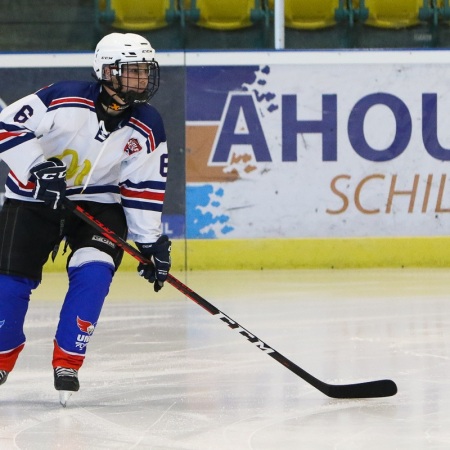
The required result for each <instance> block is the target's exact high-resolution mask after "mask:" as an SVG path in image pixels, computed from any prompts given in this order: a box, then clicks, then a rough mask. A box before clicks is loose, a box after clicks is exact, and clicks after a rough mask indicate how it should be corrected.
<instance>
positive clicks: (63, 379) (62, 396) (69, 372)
mask: <svg viewBox="0 0 450 450" xmlns="http://www.w3.org/2000/svg"><path fill="white" fill-rule="evenodd" d="M54 377H55V389H56V390H57V391H59V403H61V405H62V406H64V407H66V405H67V401H68V400H69V398H70V397H71V395H72V394H73V393H74V392H76V391H78V390H79V389H80V383H79V381H78V371H77V370H75V369H69V368H66V367H55V369H54Z"/></svg>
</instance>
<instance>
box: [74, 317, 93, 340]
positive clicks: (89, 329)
mask: <svg viewBox="0 0 450 450" xmlns="http://www.w3.org/2000/svg"><path fill="white" fill-rule="evenodd" d="M77 325H78V328H79V329H80V330H81V331H82V332H83V333H87V334H88V335H89V336H91V335H92V333H93V332H94V330H95V324H92V323H91V322H89V321H87V320H82V319H80V318H79V317H78V316H77Z"/></svg>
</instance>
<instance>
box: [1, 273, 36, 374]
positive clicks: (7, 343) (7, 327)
mask: <svg viewBox="0 0 450 450" xmlns="http://www.w3.org/2000/svg"><path fill="white" fill-rule="evenodd" d="M38 285H39V282H38V281H33V280H29V279H28V278H22V277H16V276H11V275H3V274H1V275H0V370H6V371H7V372H11V370H12V369H13V368H14V365H15V363H16V361H17V358H18V356H19V353H20V352H21V351H22V349H23V347H24V345H25V334H24V332H23V324H24V321H25V316H26V314H27V311H28V304H29V301H30V294H31V291H32V290H33V289H35V288H36V287H37V286H38Z"/></svg>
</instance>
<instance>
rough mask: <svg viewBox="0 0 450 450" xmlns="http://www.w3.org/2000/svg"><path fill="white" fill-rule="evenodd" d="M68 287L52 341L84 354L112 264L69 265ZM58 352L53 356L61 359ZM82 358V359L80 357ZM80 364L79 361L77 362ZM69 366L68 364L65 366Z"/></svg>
mask: <svg viewBox="0 0 450 450" xmlns="http://www.w3.org/2000/svg"><path fill="white" fill-rule="evenodd" d="M68 273H69V290H68V292H67V295H66V298H65V299H64V303H63V306H62V309H61V313H60V318H59V324H58V328H57V331H56V336H55V340H56V343H57V346H58V347H59V349H62V350H63V354H64V353H66V354H67V355H68V359H70V356H69V355H72V356H74V357H75V359H77V360H79V358H77V356H81V357H84V354H85V353H86V345H87V344H88V342H89V340H90V337H91V335H92V334H93V332H94V329H95V326H96V325H97V321H98V318H99V316H100V312H101V310H102V306H103V302H104V300H105V297H106V296H107V295H108V292H109V286H110V285H111V281H112V278H113V275H114V267H113V266H112V265H111V264H108V263H105V262H100V261H94V262H90V263H86V264H83V265H81V266H79V267H69V269H68ZM60 353H61V352H58V355H57V354H56V353H54V360H53V365H54V366H55V364H56V365H61V364H60V363H56V362H55V359H59V360H60V359H61V358H64V356H62V355H61V354H60ZM80 361H81V360H80ZM80 365H81V364H80ZM66 367H70V366H66Z"/></svg>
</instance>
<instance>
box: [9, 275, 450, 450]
mask: <svg viewBox="0 0 450 450" xmlns="http://www.w3.org/2000/svg"><path fill="white" fill-rule="evenodd" d="M174 275H175V276H176V277H177V278H179V279H180V280H181V281H183V282H185V283H186V284H187V285H188V286H189V287H191V288H192V289H193V290H194V291H196V292H197V293H199V294H200V295H201V296H202V297H204V298H205V299H207V300H208V301H209V302H211V303H212V304H213V305H214V306H216V307H217V308H219V309H221V310H222V311H223V312H225V313H226V314H227V315H229V316H230V317H231V318H232V319H234V320H235V321H237V322H239V323H240V324H241V325H243V326H244V327H245V328H247V329H248V330H249V331H251V332H252V333H254V334H256V335H257V336H258V337H259V338H260V339H262V340H263V341H265V342H266V343H267V344H269V345H270V346H272V347H273V348H275V349H276V350H277V351H279V352H280V353H282V354H283V355H284V356H286V357H287V358H289V359H290V360H291V361H293V362H294V363H296V364H297V365H299V366H300V367H302V368H303V369H304V370H306V371H307V372H309V373H311V374H312V375H314V376H315V377H317V378H319V379H320V380H322V381H325V382H327V383H333V384H341V383H354V382H361V381H371V380H377V379H384V378H388V379H392V380H394V381H395V382H396V383H397V386H398V389H399V391H398V394H397V395H395V396H393V397H386V398H380V399H365V400H336V399H331V398H329V397H327V396H325V395H324V394H322V393H321V392H319V391H318V390H317V389H315V388H313V387H312V386H311V385H309V384H308V383H306V382H305V381H304V380H303V379H301V378H299V377H298V376H296V375H295V374H293V373H292V372H291V371H290V370H288V369H287V368H286V367H284V366H283V365H281V364H280V363H278V362H277V361H275V360H273V359H272V358H271V357H270V356H268V355H266V354H264V352H262V351H260V350H259V349H258V348H256V346H254V345H252V344H250V343H249V342H248V341H247V340H246V339H245V338H244V337H243V336H241V335H239V334H238V333H237V332H236V331H234V330H232V329H230V328H228V327H227V326H226V324H225V323H223V322H222V321H220V320H218V319H217V317H216V316H212V315H210V314H209V313H208V312H206V311H204V310H203V309H202V308H200V307H199V306H198V305H197V304H195V303H194V302H192V301H191V300H189V299H186V298H185V297H184V296H183V295H182V294H180V293H179V292H178V291H177V290H175V289H174V288H173V287H172V286H169V285H168V286H165V287H164V289H163V290H162V291H161V292H160V293H158V294H155V293H154V292H153V290H152V289H150V287H149V286H148V285H147V284H146V283H145V282H144V281H143V280H142V279H140V278H139V277H138V276H137V275H136V274H134V273H126V272H125V273H120V272H119V273H118V274H117V277H116V279H115V280H114V285H113V288H112V290H111V293H110V296H109V298H108V300H107V302H106V303H105V307H104V310H103V314H102V317H101V319H100V321H99V324H98V326H97V328H96V331H95V333H94V335H93V337H92V339H91V342H90V344H89V347H88V352H87V358H86V362H85V364H84V366H83V367H82V369H81V370H80V383H81V389H80V391H79V392H77V393H75V394H74V395H73V396H72V397H71V399H70V400H69V402H68V405H67V407H66V408H63V407H61V405H60V404H59V397H58V393H57V392H56V391H55V390H54V388H53V373H52V369H51V354H52V345H53V344H52V339H53V336H54V332H55V327H56V324H57V320H58V312H59V306H60V302H61V298H62V296H63V295H64V292H65V283H66V282H65V276H64V275H62V274H51V273H49V274H46V275H45V278H44V281H43V283H42V285H41V286H40V287H39V288H38V289H37V291H36V292H35V294H34V295H33V299H32V301H31V304H30V309H29V313H28V317H27V322H26V334H27V345H26V347H25V349H24V351H23V352H22V354H21V356H20V359H19V361H18V363H17V365H16V368H15V369H14V371H13V372H12V373H11V374H10V376H9V378H8V380H7V382H6V384H4V385H3V386H1V387H0V449H1V450H10V449H14V450H17V449H20V450H28V449H31V450H53V449H65V450H75V449H83V450H84V449H86V450H88V449H89V450H98V449H107V450H112V449H127V450H131V449H145V450H147V449H148V450H150V449H155V450H168V449H190V450H207V449H208V450H209V449H210V450H299V449H306V450H321V449H335V450H361V449H364V450H374V449H377V450H379V449H383V450H391V449H400V450H403V449H404V450H417V449H420V450H422V449H427V450H430V449H449V448H450V379H449V378H450V361H449V360H450V348H449V344H450V326H449V325H450V323H449V322H450V298H449V297H450V269H378V270H372V269H363V270H298V271H297V270H296V271H239V272H193V273H188V274H187V276H186V275H185V274H174Z"/></svg>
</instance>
